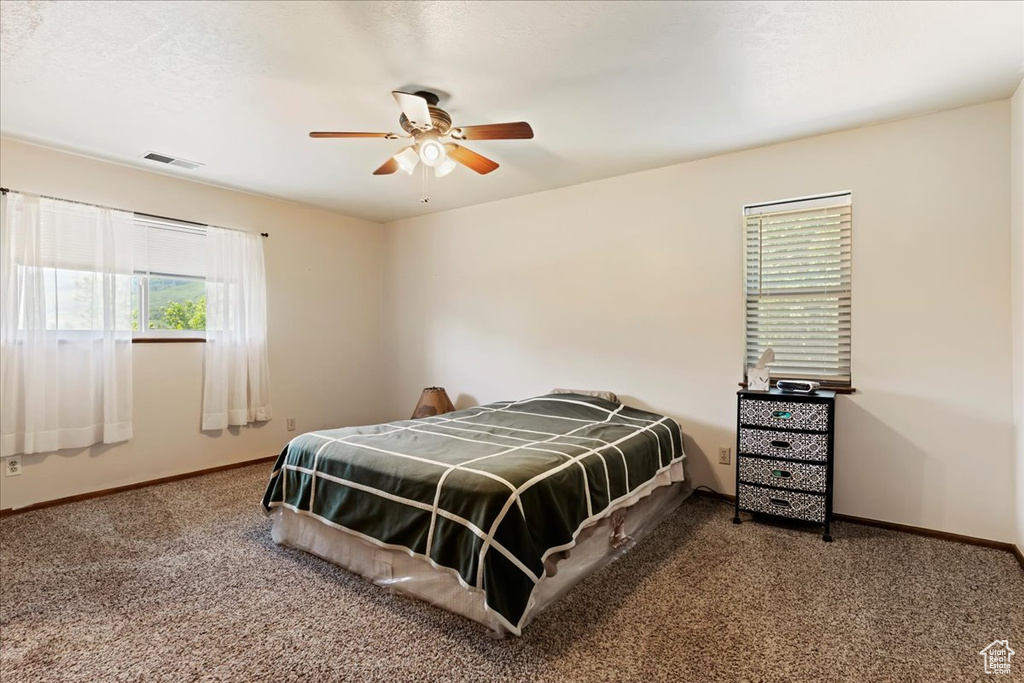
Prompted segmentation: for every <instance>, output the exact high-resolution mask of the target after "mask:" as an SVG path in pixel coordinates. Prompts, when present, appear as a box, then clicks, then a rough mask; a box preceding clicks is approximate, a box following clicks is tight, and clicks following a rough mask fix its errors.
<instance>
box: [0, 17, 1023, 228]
mask: <svg viewBox="0 0 1024 683" xmlns="http://www.w3.org/2000/svg"><path fill="white" fill-rule="evenodd" d="M0 12H2V15H0V29H2V37H0V52H2V62H0V132H2V133H3V134H5V135H9V136H12V137H15V138H20V139H24V140H28V141H32V142H38V143H42V144H46V145H49V146H52V147H57V148H60V149H67V150H71V151H74V152H79V153H84V154H87V155H91V156H95V157H99V158H104V159H111V160H115V161H119V162H124V163H129V164H132V165H137V166H139V167H141V168H150V169H154V170H161V171H163V172H168V173H172V174H173V175H180V176H182V177H185V178H191V179H195V180H199V181H202V182H208V183H213V184H217V185H223V186H227V187H233V188H238V189H244V190H247V191H250V192H257V193H262V194H267V195H271V196H276V197H283V198H288V199H292V200H296V201H300V202H305V203H308V204H313V205H317V206H321V207H325V208H330V209H333V210H337V211H340V212H343V213H347V214H350V215H354V216H360V217H363V218H369V219H372V220H376V221H388V220H393V219H396V218H402V217H407V216H413V215H417V214H422V213H427V212H431V211H438V210H443V209H449V208H453V207H457V206H466V205H469V204H476V203H480V202H486V201H492V200H495V199H500V198H503V197H510V196H515V195H520V194H526V193H529V192H536V191H539V190H545V189H550V188H554V187H561V186H565V185H572V184H575V183H580V182H585V181H588V180H593V179H597V178H603V177H609V176H614V175H619V174H622V173H628V172H632V171H638V170H642V169H648V168H654V167H658V166H664V165H667V164H672V163H678V162H681V161H686V160H689V159H694V158H699V157H705V156H709V155H713V154H719V153H722V152H728V151H733V150H738V149H743V148H748V147H752V146H758V145H764V144H768V143H772V142H777V141H781V140H787V139H792V138H796V137H804V136H808V135H814V134H817V133H824V132H828V131H833V130H839V129H843V128H850V127H855V126H859V125H865V124H870V123H875V122H878V121H882V120H886V119H892V118H896V117H903V116H908V115H913V114H919V113H924V112H928V111H934V110H938V109H945V108H950V107H956V106H961V105H965V104H971V103H974V102H980V101H985V100H991V99H995V98H1000V97H1006V96H1008V95H1010V94H1011V93H1012V92H1013V90H1014V88H1015V87H1016V86H1017V84H1018V83H1019V82H1020V80H1021V75H1022V70H1024V5H1022V3H1020V2H993V3H985V2H965V3H937V2H934V3H909V2H907V3H904V2H851V3H835V2H813V3H811V2H749V3H748V2H735V3H732V2H707V3H705V2H686V3H683V2H678V3H672V2H665V3H645V2H621V3H612V2H593V3H590V2H575V3H569V2H562V3H555V2H538V3H529V2H509V3H500V2H415V3H405V2H352V3H349V2H337V3H335V2H61V3H49V2H15V1H13V0H5V1H4V2H2V3H0ZM417 88H427V89H430V90H433V91H435V92H437V93H439V94H440V95H441V96H442V100H441V106H443V107H445V108H446V109H447V110H448V111H449V112H450V113H451V114H452V117H453V118H454V119H455V122H456V125H459V124H462V125H470V124H480V123H495V122H503V121H518V120H526V121H529V122H530V123H531V124H533V127H534V130H535V131H536V138H535V139H533V140H528V141H523V140H515V141H478V142H473V143H468V144H467V146H469V147H471V148H472V149H474V150H476V151H478V152H480V153H482V154H485V155H487V156H489V157H491V158H493V159H494V160H495V161H497V162H499V163H500V164H501V168H500V169H498V170H497V171H496V172H494V173H492V174H490V175H488V176H478V175H476V174H474V173H472V172H471V171H469V170H468V169H465V168H461V167H460V168H458V169H456V171H455V172H453V173H452V174H451V175H449V176H447V177H446V178H443V179H440V180H433V179H432V180H431V192H430V197H431V198H430V203H429V204H428V205H423V204H421V203H420V202H419V188H420V178H419V174H418V173H417V174H416V175H414V176H412V177H410V176H406V175H404V174H401V173H398V174H395V175H393V176H383V177H374V176H372V175H370V173H371V171H372V170H373V169H374V168H376V167H377V166H379V165H380V164H381V163H382V162H383V161H384V160H386V159H387V157H388V156H390V155H391V154H393V153H394V152H396V151H397V150H398V149H400V148H401V147H402V145H403V143H402V141H386V140H311V139H309V138H308V137H307V133H308V132H309V131H311V130H367V131H396V130H398V124H397V116H398V110H397V107H396V105H395V103H394V101H393V100H392V98H391V95H390V91H391V90H393V89H417ZM148 150H155V151H158V152H162V153H168V154H172V155H175V156H179V157H182V158H185V159H190V160H196V161H201V162H204V163H205V164H206V166H204V167H203V168H201V169H199V170H197V171H177V170H175V169H168V168H167V167H162V166H157V165H155V164H153V163H152V162H148V161H143V160H141V159H140V158H139V157H140V156H141V155H142V154H143V153H145V152H146V151H148Z"/></svg>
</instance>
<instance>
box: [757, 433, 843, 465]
mask: <svg viewBox="0 0 1024 683" xmlns="http://www.w3.org/2000/svg"><path fill="white" fill-rule="evenodd" d="M740 453H746V454H747V455H767V456H769V457H772V458H790V459H792V460H810V461H813V462H825V461H827V460H828V435H827V434H801V433H799V432H775V431H771V430H768V429H750V428H749V427H740Z"/></svg>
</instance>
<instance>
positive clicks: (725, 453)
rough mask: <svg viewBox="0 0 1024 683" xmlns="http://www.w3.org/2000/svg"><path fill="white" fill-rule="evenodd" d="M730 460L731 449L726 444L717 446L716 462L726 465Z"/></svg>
mask: <svg viewBox="0 0 1024 683" xmlns="http://www.w3.org/2000/svg"><path fill="white" fill-rule="evenodd" d="M730 462H732V449H731V448H729V447H728V446H719V448H718V464H719V465H728V464H729V463H730Z"/></svg>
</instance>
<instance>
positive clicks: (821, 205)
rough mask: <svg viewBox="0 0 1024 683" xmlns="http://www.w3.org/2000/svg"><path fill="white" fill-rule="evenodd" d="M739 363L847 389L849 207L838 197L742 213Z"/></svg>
mask: <svg viewBox="0 0 1024 683" xmlns="http://www.w3.org/2000/svg"><path fill="white" fill-rule="evenodd" d="M743 213H744V219H745V220H744V223H745V232H746V240H745V242H746V248H745V262H746V268H745V271H746V288H745V289H746V320H747V325H746V329H747V340H746V359H745V365H746V366H747V367H749V366H750V365H753V364H754V363H756V362H757V360H758V358H760V357H761V354H762V353H764V351H765V350H766V349H768V348H771V349H773V350H774V352H775V362H774V363H773V364H772V365H771V366H770V367H771V375H772V377H773V378H779V377H784V378H792V379H810V380H816V381H819V382H821V383H822V384H823V385H826V386H850V381H851V379H850V252H851V225H852V217H851V216H852V203H851V198H850V195H849V194H848V193H847V194H839V195H829V196H822V197H814V198H810V199H802V200H795V201H788V202H778V203H773V204H767V205H755V206H748V207H745V208H744V210H743Z"/></svg>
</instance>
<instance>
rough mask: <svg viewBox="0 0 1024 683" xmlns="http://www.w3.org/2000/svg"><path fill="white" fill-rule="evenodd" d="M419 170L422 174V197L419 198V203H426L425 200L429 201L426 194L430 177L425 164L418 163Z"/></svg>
mask: <svg viewBox="0 0 1024 683" xmlns="http://www.w3.org/2000/svg"><path fill="white" fill-rule="evenodd" d="M420 170H421V171H422V173H423V176H422V177H423V197H421V198H420V203H421V204H426V203H427V202H429V201H430V196H429V194H428V189H429V188H428V184H429V182H430V179H429V177H428V175H427V165H426V164H421V165H420Z"/></svg>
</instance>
